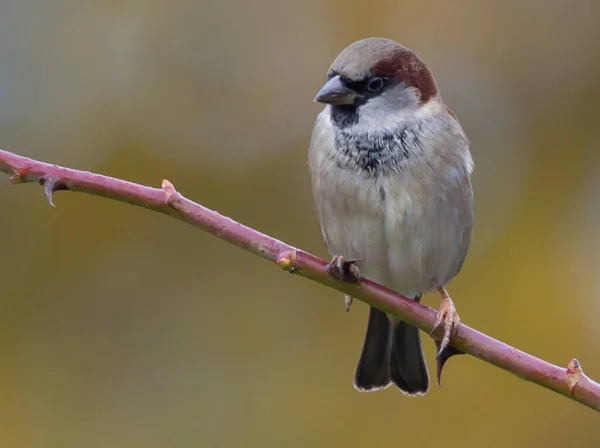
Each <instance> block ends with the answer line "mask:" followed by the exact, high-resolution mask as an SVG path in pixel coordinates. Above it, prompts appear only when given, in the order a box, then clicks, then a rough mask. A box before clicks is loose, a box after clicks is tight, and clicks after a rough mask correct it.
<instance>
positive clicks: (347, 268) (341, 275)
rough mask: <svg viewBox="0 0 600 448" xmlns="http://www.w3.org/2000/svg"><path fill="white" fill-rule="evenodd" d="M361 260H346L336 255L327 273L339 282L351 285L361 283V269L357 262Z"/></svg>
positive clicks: (328, 266)
mask: <svg viewBox="0 0 600 448" xmlns="http://www.w3.org/2000/svg"><path fill="white" fill-rule="evenodd" d="M357 261H360V260H346V259H345V258H344V257H343V256H341V255H335V256H334V257H333V258H332V259H331V262H330V263H329V264H328V265H327V271H329V273H330V274H331V275H333V276H334V277H335V278H337V279H338V280H341V281H343V282H349V283H360V269H358V266H357V265H356V262H357Z"/></svg>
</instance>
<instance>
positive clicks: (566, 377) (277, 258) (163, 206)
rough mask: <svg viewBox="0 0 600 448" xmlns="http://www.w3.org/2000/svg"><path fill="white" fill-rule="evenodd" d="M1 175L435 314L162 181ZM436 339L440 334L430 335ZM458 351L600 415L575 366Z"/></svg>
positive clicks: (410, 313)
mask: <svg viewBox="0 0 600 448" xmlns="http://www.w3.org/2000/svg"><path fill="white" fill-rule="evenodd" d="M0 171H3V172H5V173H7V174H9V175H10V176H11V181H12V182H13V183H21V182H39V183H40V184H42V185H43V186H44V189H45V192H46V197H47V198H48V201H49V202H50V203H52V193H53V192H54V191H57V190H71V191H81V192H84V193H89V194H94V195H98V196H104V197H106V198H110V199H115V200H118V201H122V202H127V203H129V204H133V205H137V206H140V207H145V208H148V209H151V210H154V211H157V212H161V213H165V214H167V215H170V216H173V217H174V218H177V219H180V220H182V221H186V222H188V223H190V224H192V225H193V226H196V227H199V228H201V229H204V230H206V231H207V232H209V233H210V234H212V235H214V236H217V237H219V238H221V239H224V240H225V241H229V242H230V243H233V244H235V245H236V246H239V247H242V248H244V249H246V250H248V251H250V252H252V253H254V254H256V255H259V256H261V257H263V258H266V259H267V260H270V261H272V262H275V263H277V264H278V265H279V266H280V267H281V268H283V269H285V270H287V271H289V272H293V273H295V274H298V275H301V276H303V277H306V278H309V279H311V280H314V281H316V282H319V283H321V284H323V285H326V286H329V287H330V288H334V289H337V290H338V291H341V292H343V293H345V294H349V295H351V296H352V297H355V298H357V299H359V300H362V301H363V302H366V303H368V304H369V305H373V306H375V307H377V308H380V309H382V310H385V311H387V312H390V313H393V314H396V315H398V316H400V317H401V318H402V319H403V320H405V321H407V322H408V323H410V324H412V325H415V326H417V327H418V328H420V329H421V330H423V331H425V332H429V331H430V330H431V328H432V325H433V323H434V321H435V317H436V313H435V311H434V310H432V309H431V308H428V307H425V306H423V305H420V304H419V303H417V302H414V301H412V300H409V299H407V298H406V297H403V296H401V295H399V294H397V293H395V292H393V291H391V290H389V289H387V288H385V287H383V286H381V285H378V284H377V283H374V282H372V281H369V280H368V279H364V280H363V281H361V283H360V285H357V284H351V283H343V282H341V281H339V280H336V279H335V278H334V277H333V276H332V275H330V274H329V273H328V272H327V262H326V261H324V260H322V259H320V258H318V257H315V256H314V255H311V254H309V253H307V252H304V251H302V250H300V249H296V248H294V247H292V246H289V245H287V244H285V243H283V242H281V241H278V240H276V239H274V238H271V237H269V236H267V235H263V234H262V233H260V232H257V231H256V230H253V229H251V228H249V227H246V226H244V225H242V224H240V223H237V222H235V221H233V220H232V219H230V218H227V217H225V216H222V215H220V214H219V213H217V212H215V211H212V210H209V209H207V208H205V207H203V206H201V205H199V204H196V203H195V202H192V201H190V200H189V199H186V198H185V197H183V196H182V195H181V194H180V193H178V192H177V191H176V190H175V188H174V187H173V185H172V184H171V183H170V182H169V181H167V180H164V181H163V183H162V188H151V187H145V186H143V185H138V184H134V183H131V182H126V181H124V180H119V179H115V178H112V177H107V176H102V175H99V174H93V173H89V172H85V171H78V170H73V169H68V168H62V167H59V166H56V165H51V164H48V163H42V162H38V161H35V160H32V159H28V158H26V157H21V156H18V155H15V154H12V153H10V152H6V151H2V150H0ZM436 336H439V335H436ZM451 344H452V346H453V347H455V348H456V349H458V350H460V351H462V352H465V353H468V354H470V355H473V356H475V357H477V358H479V359H481V360H483V361H486V362H489V363H491V364H493V365H495V366H497V367H500V368H502V369H504V370H507V371H509V372H512V373H514V374H515V375H517V376H519V377H521V378H523V379H524V380H527V381H531V382H533V383H536V384H539V385H540V386H543V387H545V388H547V389H550V390H553V391H555V392H558V393H559V394H562V395H564V396H566V397H570V398H572V399H574V400H576V401H578V402H580V403H582V404H584V405H586V406H589V407H590V408H592V409H595V410H597V411H599V410H600V384H598V383H596V382H594V381H592V380H591V379H589V378H588V377H587V376H585V375H584V374H583V371H582V370H581V367H580V365H579V363H578V362H577V360H571V362H570V363H569V366H568V368H564V367H558V366H555V365H553V364H550V363H548V362H546V361H544V360H542V359H539V358H536V357H534V356H532V355H529V354H527V353H525V352H522V351H520V350H518V349H516V348H514V347H511V346H510V345H507V344H505V343H503V342H500V341H498V340H496V339H494V338H491V337H490V336H487V335H485V334H483V333H480V332H479V331H477V330H474V329H472V328H470V327H468V326H466V325H465V324H461V325H460V327H459V330H458V332H457V334H456V335H454V336H453V337H452V339H451Z"/></svg>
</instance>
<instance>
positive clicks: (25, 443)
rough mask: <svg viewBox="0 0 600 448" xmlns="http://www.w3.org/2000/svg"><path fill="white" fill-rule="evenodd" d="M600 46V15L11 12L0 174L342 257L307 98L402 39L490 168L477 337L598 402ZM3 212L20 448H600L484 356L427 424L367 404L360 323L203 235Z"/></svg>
mask: <svg viewBox="0 0 600 448" xmlns="http://www.w3.org/2000/svg"><path fill="white" fill-rule="evenodd" d="M599 23H600V3H598V2H592V1H583V0H581V1H567V0H547V1H539V0H538V1H528V2H522V1H518V0H509V1H504V2H496V1H480V2H475V1H467V0H465V1H456V2H449V1H444V0H437V1H434V0H427V1H420V2H414V1H413V2H408V1H374V2H370V3H369V2H363V3H361V2H358V1H356V0H350V1H340V0H328V1H314V0H313V1H300V0H296V1H287V2H278V1H275V0H259V1H254V2H245V3H244V2H233V1H230V0H229V1H228V0H225V1H221V0H212V1H204V2H197V1H189V0H185V1H173V2H159V1H156V0H155V1H142V0H128V1H127V0H122V1H118V0H112V1H104V2H100V1H97V2H77V1H74V0H58V1H53V2H40V1H33V0H3V1H2V2H0V62H1V63H0V148H3V149H6V150H9V151H13V152H16V153H19V154H22V155H26V156H30V157H35V158H40V159H42V160H44V161H49V162H53V163H58V164H62V165H66V166H71V167H74V168H80V169H85V170H90V171H95V172H100V173H103V174H108V175H112V176H117V177H122V178H125V179H128V180H131V181H135V182H139V183H145V184H149V185H154V186H159V185H160V182H161V180H162V179H163V178H167V179H169V180H170V181H171V182H173V183H174V185H175V186H176V187H177V188H178V189H179V190H180V191H181V192H182V193H183V194H185V195H186V196H188V197H190V198H192V199H194V200H196V201H198V202H200V203H202V204H204V205H206V206H208V207H211V208H214V209H216V210H218V211H219V212H221V213H223V214H226V215H228V216H231V217H232V218H234V219H236V220H239V221H241V222H243V223H245V224H248V225H251V226H253V227H255V228H257V229H258V230H260V231H262V232H265V233H268V234H270V235H273V236H274V237H276V238H279V239H282V240H284V241H286V242H288V243H290V244H294V245H296V246H299V247H302V248H304V249H306V250H309V251H312V252H314V253H317V254H319V255H321V256H326V255H327V253H326V250H325V247H324V245H323V243H322V240H321V236H320V232H319V228H318V225H317V222H316V218H315V217H314V214H313V206H312V199H311V193H310V185H309V179H308V173H307V167H306V159H307V147H308V141H309V136H310V131H311V129H312V125H313V121H314V118H315V116H316V114H317V113H318V112H319V110H320V106H319V105H315V104H313V103H312V98H313V97H314V94H315V93H316V91H317V90H318V89H319V87H320V86H321V84H322V82H323V80H324V79H325V72H326V70H327V68H328V66H329V64H330V62H331V61H332V60H333V58H334V57H335V56H336V55H337V54H338V52H339V51H340V50H341V49H342V48H344V47H345V46H346V45H347V44H349V43H351V42H353V41H355V40H357V39H360V38H363V37H367V36H385V37H390V38H393V39H395V40H397V41H399V42H401V43H403V44H405V45H407V46H409V47H411V48H412V49H414V50H415V51H417V52H418V53H419V54H420V55H421V56H422V57H423V58H424V59H425V61H426V62H427V63H428V64H429V65H430V67H431V68H432V69H433V71H434V73H435V75H436V78H437V81H438V84H439V86H440V89H441V91H442V95H443V97H444V100H445V101H446V103H447V104H448V105H449V106H450V107H451V108H452V109H453V110H454V111H455V112H456V114H457V115H458V117H459V118H460V120H461V123H462V124H463V127H464V128H465V131H466V132H467V135H468V136H469V138H470V140H471V145H472V152H473V156H474V158H475V162H476V170H475V173H474V188H475V197H476V216H475V231H474V239H473V243H472V246H471V251H470V254H469V256H468V257H467V260H466V263H465V265H464V268H463V270H462V272H461V274H460V275H459V277H458V278H457V279H456V280H455V281H454V282H453V283H452V284H451V285H450V288H449V290H450V292H451V294H452V297H453V298H454V301H455V303H456V304H457V307H458V310H459V313H460V316H461V318H462V320H463V322H465V323H467V324H469V325H471V326H473V327H475V328H477V329H479V330H481V331H483V332H486V333H488V334H490V335H492V336H494V337H497V338H499V339H501V340H503V341H505V342H507V343H509V344H512V345H514V346H516V347H518V348H521V349H523V350H526V351H528V352H530V353H533V354H535V355H537V356H540V357H542V358H544V359H546V360H548V361H550V362H553V363H556V364H559V365H564V366H566V365H567V362H568V361H569V359H570V358H572V357H577V358H578V359H579V361H580V362H581V364H582V367H583V369H584V371H585V372H586V373H587V374H588V375H590V376H591V377H593V378H596V379H599V378H600V359H599V357H598V348H599V344H600V342H599V341H600V330H599V327H598V325H597V322H598V320H599V319H600V301H599V300H598V290H599V280H600V276H599V275H598V273H599V271H600V256H599V255H598V254H600V236H599V232H598V229H599V228H600V209H599V207H598V204H599V203H600V151H599V149H600V131H599V129H600V127H599V120H598V117H599V114H598V107H597V104H598V102H599V101H600V88H599V84H598V79H599V77H600V45H599V42H600V26H599ZM0 204H1V209H2V211H3V218H2V220H0V244H1V246H2V248H3V250H2V256H1V257H0V272H1V277H0V281H1V283H2V295H1V296H0V306H1V312H0V396H2V399H1V400H0V403H1V404H0V422H1V423H0V446H2V447H11V448H12V447H61V448H62V447H133V446H135V447H138V446H139V447H167V446H168V447H188V446H189V447H197V446H202V447H204V446H206V447H238V446H244V447H246V446H250V447H254V446H256V447H349V446H398V447H440V446H444V447H445V448H454V447H505V446H511V447H513V448H521V447H537V446H540V447H559V446H561V447H564V446H575V447H597V446H600V432H599V431H598V415H597V414H596V413H594V412H593V411H591V410H589V409H587V408H585V407H583V406H581V405H579V404H577V403H575V402H573V401H570V400H567V399H565V398H563V397H561V396H559V395H556V394H554V393H551V392H549V391H546V390H544V389H542V388H540V387H538V386H536V385H533V384H529V383H526V382H524V381H522V380H520V379H518V378H516V377H514V376H512V375H510V374H508V373H506V372H503V371H501V370H499V369H497V368H494V367H492V366H490V365H487V364H484V363H482V362H480V361H478V360H476V359H474V358H472V357H468V356H463V357H457V358H453V359H452V360H451V361H450V362H449V364H448V366H447V367H446V370H445V373H444V382H443V388H441V389H439V388H437V386H436V387H432V390H431V391H430V393H429V394H428V395H427V396H425V397H421V398H407V397H405V396H403V395H401V394H400V393H399V392H398V391H396V390H393V389H388V390H386V391H383V392H379V393H373V394H360V393H358V392H356V391H355V390H354V389H353V387H352V374H353V371H354V367H355V362H356V360H357V358H358V354H359V350H360V348H361V344H362V340H363V337H364V328H365V325H366V317H367V307H366V306H365V305H363V304H361V303H358V302H357V303H355V305H354V307H353V309H352V312H351V313H349V314H348V313H346V312H345V311H344V305H343V300H342V296H341V294H339V293H336V292H335V291H333V290H330V289H327V288H324V287H321V286H319V285H317V284H313V283H311V282H308V281H305V280H302V279H299V278H296V277H294V276H291V275H287V274H285V273H283V272H280V270H278V269H277V268H276V267H273V266H272V265H270V264H269V263H267V262H265V261H262V260H260V259H259V258H257V257H254V256H252V255H249V254H246V253H244V252H242V251H240V250H238V249H236V248H234V247H231V246H229V245H227V244H226V243H224V242H222V241H220V240H217V239H215V238H212V237H209V236H207V235H206V234H204V233H203V232H200V231H197V230H195V229H193V228H191V227H189V226H186V225H185V224H182V223H181V222H178V221H176V220H173V219H170V218H167V217H165V216H162V215H159V214H155V213H152V212H149V211H146V210H142V209H138V208H134V207H131V206H128V205H124V204H120V203H117V202H113V201H108V200H104V199H100V198H95V197H90V196H85V195H79V194H72V193H63V192H59V193H57V194H56V197H55V204H56V205H57V208H56V209H54V208H51V207H49V206H48V205H47V203H45V200H44V198H43V191H42V190H41V189H40V188H39V187H38V186H18V187H13V186H11V185H10V184H9V183H8V178H7V177H6V176H4V178H3V179H2V182H0ZM425 303H427V304H428V305H430V306H432V307H434V308H437V306H438V298H437V297H436V296H433V295H432V296H426V297H425ZM425 346H426V355H427V359H428V362H429V365H430V367H432V366H434V345H433V343H432V342H431V341H430V340H429V339H425Z"/></svg>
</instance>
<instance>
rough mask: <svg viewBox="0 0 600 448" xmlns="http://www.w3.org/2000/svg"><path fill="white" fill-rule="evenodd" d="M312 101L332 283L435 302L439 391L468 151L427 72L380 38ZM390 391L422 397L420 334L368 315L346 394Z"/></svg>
mask: <svg viewBox="0 0 600 448" xmlns="http://www.w3.org/2000/svg"><path fill="white" fill-rule="evenodd" d="M315 101H316V102H319V103H324V104H325V105H326V106H325V108H324V109H323V110H322V111H321V113H320V114H319V115H318V117H317V119H316V123H315V126H314V129H313V133H312V137H311V142H310V149H309V170H310V175H311V183H312V192H313V197H314V203H315V208H316V214H317V218H318V220H319V223H320V226H321V232H322V234H323V239H324V240H325V244H326V246H327V248H328V250H329V252H330V254H331V255H332V256H333V259H332V261H331V263H330V264H329V270H330V272H331V273H332V274H334V275H335V276H337V277H338V278H340V279H342V280H351V281H352V280H354V281H359V280H360V278H361V276H365V277H368V278H369V279H371V280H373V281H375V282H378V283H381V284H382V285H384V286H386V287H388V288H390V289H392V290H395V291H397V292H399V293H401V294H402V295H404V296H406V297H409V298H412V299H413V300H416V301H420V298H421V296H422V294H423V293H425V292H429V291H438V292H439V294H440V295H441V306H440V309H439V311H438V313H437V318H436V321H435V325H434V330H435V329H437V328H438V327H440V326H443V327H444V335H443V339H442V340H441V341H436V342H437V344H438V348H439V353H438V381H439V375H440V374H441V365H443V362H444V361H443V360H442V361H441V365H440V358H441V357H442V356H443V354H444V350H445V349H446V350H447V351H452V350H454V349H452V347H450V346H449V345H448V344H449V341H450V336H451V334H452V332H453V331H455V329H456V328H457V327H458V325H459V324H460V318H459V316H458V313H457V312H456V308H455V306H454V303H453V301H452V299H451V298H450V295H449V294H448V292H447V291H446V289H445V287H446V285H447V284H448V283H449V282H450V281H451V280H452V279H453V278H454V277H455V276H456V275H457V274H458V272H459V270H460V268H461V266H462V264H463V261H464V259H465V257H466V255H467V251H468V248H469V245H470V241H471V229H472V226H473V190H472V187H471V172H472V171H473V160H472V158H471V154H470V152H469V141H468V139H467V137H466V136H465V133H464V132H463V130H462V128H461V126H460V124H459V122H458V120H457V118H456V116H455V115H454V113H453V112H452V111H451V110H450V109H449V108H448V107H447V106H446V105H445V104H444V103H443V101H442V98H441V96H440V92H439V90H438V87H437V85H436V82H435V79H434V77H433V74H432V73H431V71H430V70H429V68H428V67H427V65H425V63H424V62H423V61H422V60H421V58H419V56H417V54H415V53H414V52H413V51H411V50H410V49H408V48H406V47H404V46H402V45H400V44H398V43H397V42H395V41H393V40H390V39H384V38H368V39H363V40H360V41H358V42H355V43H353V44H351V45H350V46H348V47H347V48H345V49H344V50H343V51H342V52H341V53H340V54H339V55H338V57H337V58H336V59H335V60H334V61H333V63H332V64H331V66H330V68H329V70H328V72H327V82H326V83H325V85H324V86H323V87H322V88H321V90H320V91H319V93H318V94H317V96H316V97H315ZM350 302H351V298H350V297H346V306H347V307H348V306H349V305H350ZM432 332H433V331H432ZM452 354H454V353H450V354H449V355H446V356H448V357H449V356H451V355H452ZM390 384H394V385H395V386H397V387H398V388H399V389H400V390H401V391H402V392H403V393H405V394H407V395H413V396H414V395H422V394H425V393H426V392H427V391H428V390H429V374H428V372H427V365H426V362H425V359H424V357H423V350H422V346H421V340H420V335H419V330H418V329H417V328H416V327H413V326H411V325H409V324H407V323H406V322H403V321H402V320H400V319H399V318H397V317H395V316H393V315H389V314H387V313H385V312H384V311H381V310H379V309H377V308H374V307H370V309H369V320H368V325H367V330H366V336H365V339H364V344H363V348H362V351H361V353H360V357H359V360H358V364H357V367H356V371H355V374H354V387H355V388H356V389H358V390H359V391H374V390H378V389H383V388H386V387H388V386H389V385H390Z"/></svg>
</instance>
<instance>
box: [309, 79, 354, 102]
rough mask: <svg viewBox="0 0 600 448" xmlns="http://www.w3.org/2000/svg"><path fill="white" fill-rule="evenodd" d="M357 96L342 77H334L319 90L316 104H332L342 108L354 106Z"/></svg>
mask: <svg viewBox="0 0 600 448" xmlns="http://www.w3.org/2000/svg"><path fill="white" fill-rule="evenodd" d="M356 97H357V94H356V92H355V91H354V90H352V89H350V88H348V87H347V86H346V85H345V84H344V82H343V81H342V78H340V76H339V75H338V76H334V77H333V78H331V79H330V80H329V81H327V82H326V83H325V85H324V86H323V87H322V88H321V90H319V93H317V96H316V97H315V100H314V101H315V103H317V102H318V103H324V104H331V105H332V106H342V105H348V104H354V102H355V100H356Z"/></svg>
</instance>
